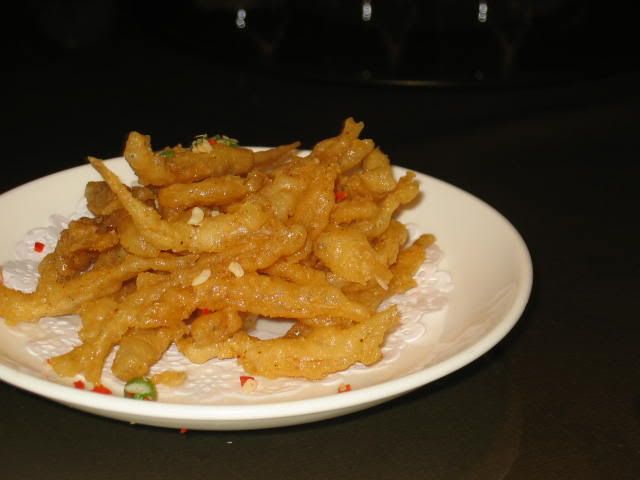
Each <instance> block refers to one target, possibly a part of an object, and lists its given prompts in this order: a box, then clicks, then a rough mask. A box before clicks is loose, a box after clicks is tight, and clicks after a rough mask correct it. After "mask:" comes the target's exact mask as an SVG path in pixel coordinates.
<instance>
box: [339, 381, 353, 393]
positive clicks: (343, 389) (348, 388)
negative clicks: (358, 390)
mask: <svg viewBox="0 0 640 480" xmlns="http://www.w3.org/2000/svg"><path fill="white" fill-rule="evenodd" d="M350 391H351V384H350V383H341V384H340V386H339V387H338V393H344V392H350Z"/></svg>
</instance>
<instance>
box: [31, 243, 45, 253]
mask: <svg viewBox="0 0 640 480" xmlns="http://www.w3.org/2000/svg"><path fill="white" fill-rule="evenodd" d="M33 249H34V250H35V251H36V252H38V253H42V252H43V251H44V243H42V242H36V243H34V244H33Z"/></svg>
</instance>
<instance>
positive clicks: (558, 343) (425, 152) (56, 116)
mask: <svg viewBox="0 0 640 480" xmlns="http://www.w3.org/2000/svg"><path fill="white" fill-rule="evenodd" d="M127 38H128V37H127ZM18 43H19V48H17V49H14V53H13V54H12V55H10V56H9V57H8V58H9V60H10V62H9V63H10V65H7V64H5V65H4V66H3V75H4V76H5V77H6V78H7V79H8V80H9V86H8V87H5V88H4V95H3V97H4V99H3V102H2V104H3V108H2V110H3V114H2V124H3V136H2V140H3V141H2V149H3V154H4V155H3V157H4V165H5V168H4V171H3V174H2V175H1V176H0V191H6V190H8V189H10V188H13V187H15V186H18V185H20V184H22V183H24V182H26V181H29V180H32V179H35V178H38V177H40V176H43V175H45V174H48V173H51V172H54V171H58V170H61V169H64V168H68V167H71V166H75V165H80V164H83V163H84V162H85V157H86V156H87V155H95V156H98V157H103V158H108V157H114V156H119V155H120V154H121V153H122V148H123V142H124V139H125V137H126V135H127V133H128V132H129V131H131V130H138V131H142V132H145V133H149V134H151V135H152V136H153V138H154V143H156V144H157V145H168V144H175V143H178V142H185V141H188V140H189V139H190V138H191V137H192V136H193V135H194V134H197V133H202V132H224V133H227V134H229V135H231V136H233V137H236V138H238V139H240V140H241V142H242V143H244V144H250V145H271V144H280V143H284V142H288V141H291V140H301V141H302V142H303V145H304V146H306V147H309V146H312V145H313V143H314V142H316V141H318V140H320V139H322V138H325V137H327V136H331V135H333V134H335V133H336V132H337V131H338V129H339V128H340V125H341V122H342V121H343V120H344V119H345V118H346V117H348V116H353V117H355V118H356V119H358V120H362V121H364V122H365V124H366V127H365V128H366V129H365V136H367V137H370V138H373V139H375V141H376V142H377V144H379V145H380V146H381V147H382V148H383V149H384V150H385V151H386V152H387V153H388V154H389V155H390V157H391V159H392V160H393V162H394V163H396V164H398V165H402V166H405V167H409V168H412V169H416V170H419V171H422V172H424V173H427V174H429V175H432V176H434V177H437V178H440V179H442V180H445V181H447V182H449V183H452V184H454V185H456V186H459V187H461V188H463V189H465V190H467V191H469V192H471V193H472V194H474V195H476V196H478V197H479V198H481V199H483V200H485V201H486V202H488V203H489V204H490V205H492V206H493V207H495V208H496V209H497V210H499V211H500V212H501V213H503V214H504V215H505V216H506V217H507V218H508V219H509V220H510V221H511V222H512V223H513V225H514V226H515V227H516V228H517V229H518V231H519V232H520V233H521V234H522V236H523V238H524V240H525V242H526V243H527V245H528V247H529V250H530V252H531V255H532V258H533V264H534V286H533V291H532V295H531V299H530V301H529V304H528V306H527V308H526V310H525V312H524V314H523V315H522V317H521V319H520V321H519V322H518V323H517V325H516V327H515V328H514V329H513V330H512V331H511V332H510V333H509V335H508V336H507V337H506V338H505V339H504V340H503V341H501V342H500V343H499V344H498V345H497V346H496V347H495V348H493V349H492V350H491V351H490V352H488V353H487V354H485V355H484V356H482V357H481V358H479V359H478V360H476V361H475V362H473V363H472V364H470V365H468V366H466V367H464V368H462V369H461V370H459V371H456V372H455V373H453V374H451V375H448V376H446V377H444V378H442V379H440V380H438V381H436V382H434V383H431V384H428V385H426V386H424V387H423V388H420V389H418V390H416V391H414V392H412V393H410V394H407V395H405V396H402V397H400V398H397V399H395V400H392V401H390V402H387V403H385V404H382V405H380V406H377V407H374V408H371V409H368V410H364V411H362V412H359V413H356V414H351V415H347V416H344V417H340V418H335V419H331V420H325V421H321V422H317V423H310V424H306V425H300V426H294V427H286V428H279V429H272V430H259V431H238V432H211V431H189V432H187V433H180V432H178V431H177V430H172V429H164V428H155V427H146V426H140V425H129V424H128V423H124V422H119V421H115V420H110V419H106V418H102V417H98V416H93V415H90V414H86V413H82V412H80V411H77V410H74V409H70V408H67V407H65V406H62V405H59V404H57V403H54V402H52V401H49V400H46V399H44V398H41V397H39V396H37V395H33V394H30V393H27V392H25V391H22V390H19V389H17V388H15V387H13V386H11V385H8V384H6V383H0V410H1V412H2V413H1V414H0V438H2V448H0V465H2V468H1V469H0V471H1V472H2V477H3V478H7V479H14V478H16V479H17V478H61V479H62V478H64V479H68V480H71V479H76V478H78V479H86V478H92V479H95V480H98V479H102V478H105V479H107V478H114V477H120V478H132V477H134V476H137V477H139V478H158V479H164V478H167V479H168V478H172V479H173V478H193V479H196V478H220V479H222V478H230V479H249V478H262V479H271V478H294V477H302V478H306V479H327V478H376V479H387V478H388V479H398V478H433V479H496V478H508V479H519V480H520V479H551V478H553V479H556V478H568V479H569V478H570V479H576V478H580V479H595V478H616V479H635V478H640V349H639V348H638V338H639V335H640V327H639V326H638V325H639V324H640V322H639V321H638V311H639V310H640V302H639V301H638V294H637V291H638V287H640V284H639V282H638V276H639V272H640V260H639V255H638V249H639V247H638V246H639V245H640V235H639V229H638V213H637V211H638V205H639V203H638V200H637V183H638V178H639V176H640V167H639V166H638V161H637V156H638V151H640V130H639V126H640V95H639V94H638V90H637V87H638V85H639V81H640V74H638V73H635V72H633V71H625V69H619V70H612V71H609V72H607V73H606V74H600V75H597V76H589V77H586V78H573V79H566V78H563V79H562V81H560V80H558V81H557V82H553V81H551V82H550V81H545V82H538V83H536V82H530V83H524V84H508V83H506V84H502V85H489V86H482V85H451V86H449V87H447V88H440V87H439V88H433V87H428V86H427V87H425V86H420V87H407V86H398V85H379V84H368V83H366V82H350V81H345V82H336V81H329V80H328V79H326V78H320V77H318V78H315V79H314V78H312V77H313V76H310V75H302V74H301V73H300V72H299V71H296V70H295V69H293V68H279V69H276V70H267V69H265V70H255V69H249V68H242V65H237V64H234V65H231V66H230V64H228V63H226V62H223V61H221V60H220V61H219V60H217V59H216V56H215V55H207V54H206V52H203V51H202V50H198V49H189V48H185V47H184V46H180V47H179V46H176V45H175V44H173V43H171V42H170V41H167V40H166V39H165V40H159V39H158V38H157V37H153V36H148V37H145V36H142V35H141V36H135V35H134V36H132V38H128V40H127V41H126V42H125V41H112V42H110V43H108V44H105V43H104V42H102V43H100V42H96V43H91V44H90V45H89V46H80V47H78V48H69V49H54V48H51V49H50V50H47V49H45V50H44V51H43V50H42V49H41V48H39V49H35V47H33V48H32V47H31V44H30V43H28V42H27V43H26V44H22V43H20V42H18ZM25 45H26V46H25Z"/></svg>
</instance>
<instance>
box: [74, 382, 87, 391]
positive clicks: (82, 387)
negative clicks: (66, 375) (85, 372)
mask: <svg viewBox="0 0 640 480" xmlns="http://www.w3.org/2000/svg"><path fill="white" fill-rule="evenodd" d="M73 386H74V387H76V388H77V389H79V390H84V387H85V385H84V382H83V381H82V380H76V381H75V382H73Z"/></svg>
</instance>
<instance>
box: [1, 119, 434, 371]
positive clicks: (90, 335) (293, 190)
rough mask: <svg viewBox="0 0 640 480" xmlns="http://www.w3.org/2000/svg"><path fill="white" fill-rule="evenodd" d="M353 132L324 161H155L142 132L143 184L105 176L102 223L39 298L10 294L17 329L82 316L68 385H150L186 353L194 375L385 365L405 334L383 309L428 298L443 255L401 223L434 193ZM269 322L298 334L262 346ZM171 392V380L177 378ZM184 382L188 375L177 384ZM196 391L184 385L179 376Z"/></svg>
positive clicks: (65, 366)
mask: <svg viewBox="0 0 640 480" xmlns="http://www.w3.org/2000/svg"><path fill="white" fill-rule="evenodd" d="M363 126H364V125H363V124H362V123H357V122H355V121H354V120H353V119H351V118H349V119H347V120H346V121H345V123H344V126H343V129H342V131H341V133H339V135H337V136H335V137H332V138H328V139H326V140H323V141H321V142H319V143H318V144H317V145H315V147H314V148H313V150H312V151H311V153H310V154H309V155H306V156H304V155H301V154H300V153H299V152H298V151H297V147H298V146H299V144H298V143H293V144H290V145H284V146H280V147H276V148H272V149H269V150H264V151H258V152H254V151H252V150H251V149H247V148H241V147H239V146H238V145H237V143H236V142H235V141H233V140H232V139H229V138H228V137H220V136H216V137H214V138H208V137H206V136H200V137H197V138H196V140H195V141H194V142H193V143H192V145H190V146H189V147H182V146H180V145H178V146H176V147H172V148H168V147H167V148H164V149H162V150H158V151H153V150H152V148H151V144H150V138H149V137H148V136H145V135H141V134H139V133H137V132H132V133H131V134H130V135H129V137H128V140H127V144H126V147H125V151H124V157H125V159H126V160H127V162H128V163H129V165H130V166H131V168H132V169H133V170H134V172H135V173H136V175H137V177H138V181H139V185H137V186H133V187H127V186H125V185H124V184H123V183H122V182H121V181H120V179H119V178H118V177H117V176H116V175H115V174H114V173H113V172H111V171H110V170H109V169H108V168H107V165H106V164H105V163H103V162H102V161H100V160H97V159H95V158H89V160H90V162H91V164H92V165H93V167H95V169H96V170H97V171H98V172H99V173H100V175H101V176H102V177H103V178H104V181H103V182H89V183H88V184H87V186H86V191H85V195H86V199H87V202H88V208H89V210H90V211H91V212H92V213H93V215H94V216H93V217H92V218H80V219H79V220H75V221H72V222H71V223H70V224H69V226H68V228H67V229H66V230H64V231H63V232H62V234H61V236H60V238H59V241H58V243H57V246H56V248H55V251H53V252H51V253H50V254H48V255H47V256H46V257H45V258H44V259H43V261H42V262H41V264H40V266H39V273H40V280H39V284H38V287H37V289H36V291H35V292H33V293H24V292H20V291H16V290H11V289H9V288H7V287H6V286H3V285H0V317H3V318H4V319H5V320H6V322H7V323H8V324H11V325H14V324H17V323H19V322H34V321H37V320H38V319H40V318H41V317H45V316H48V317H50V316H59V315H66V314H78V315H79V316H80V317H81V320H82V327H81V329H80V331H79V336H80V339H81V340H82V344H81V345H79V346H77V347H76V348H74V349H73V350H71V351H70V352H68V353H66V354H63V355H60V356H57V357H54V358H51V359H50V360H49V363H50V365H51V366H52V367H53V369H54V370H55V372H56V373H57V374H58V375H60V376H62V377H74V376H78V375H82V376H84V377H85V378H86V379H87V380H89V381H91V382H98V383H99V382H100V379H101V372H102V369H103V367H104V363H105V360H106V358H107V356H108V355H109V353H110V352H111V351H112V350H113V349H114V347H116V345H117V346H118V349H117V353H116V356H115V360H114V361H113V365H112V367H111V368H112V371H113V373H114V374H115V375H116V376H117V377H118V378H120V379H121V380H123V381H129V380H131V379H132V378H136V377H140V376H143V375H146V374H147V373H148V372H149V370H150V368H151V367H152V366H153V365H154V364H155V363H156V362H157V361H158V360H159V359H160V358H161V357H162V355H163V354H164V352H165V351H166V350H167V349H168V348H169V347H170V346H171V345H172V344H175V345H176V346H177V348H178V349H179V351H180V352H181V353H182V354H183V355H184V356H185V357H187V358H188V359H189V360H190V361H192V362H194V363H204V362H206V361H208V360H210V359H228V358H236V359H237V360H238V362H239V363H240V365H241V366H242V367H243V368H244V370H245V371H246V372H247V373H250V374H255V375H261V376H265V377H269V378H275V377H302V378H306V379H320V378H323V377H325V376H327V375H328V374H330V373H333V372H337V371H341V370H344V369H347V368H348V367H350V366H351V365H353V364H354V363H357V362H361V363H363V364H365V365H371V364H373V363H375V362H376V361H378V360H379V359H380V358H381V355H382V354H381V347H382V345H383V343H384V339H385V336H386V335H387V334H388V332H390V331H391V330H392V329H393V328H394V326H395V325H397V323H398V321H399V313H398V310H397V308H396V307H394V306H392V307H390V308H387V309H385V310H383V311H378V310H379V308H378V307H379V306H380V304H381V302H382V301H383V300H384V299H386V298H388V297H390V296H391V295H394V294H396V293H399V292H404V291H406V290H408V289H409V288H412V287H413V286H415V281H414V279H413V276H414V274H415V273H416V271H417V270H418V268H419V266H420V265H421V264H422V263H423V261H424V258H425V249H426V248H427V247H428V246H429V245H430V244H431V243H432V242H433V241H434V237H433V236H432V235H422V236H421V237H419V238H418V239H417V240H416V241H415V242H414V243H413V244H412V245H405V244H406V243H407V238H408V233H407V229H406V227H405V226H404V225H403V224H402V223H400V222H398V221H396V220H395V219H394V218H393V217H394V213H395V212H396V211H397V210H398V208H400V207H401V206H402V205H405V204H408V203H411V202H412V201H413V200H414V199H415V198H416V197H417V196H418V195H419V184H418V181H417V180H416V179H415V175H414V174H413V173H412V172H409V173H407V174H406V175H404V176H403V177H402V178H400V179H398V180H396V179H395V178H394V175H393V173H392V169H391V165H390V162H389V159H388V157H387V156H386V155H385V154H384V153H383V152H382V151H381V150H380V149H379V148H376V146H375V145H374V143H373V142H372V141H371V140H368V139H360V138H359V135H360V132H361V131H362V129H363ZM258 317H268V318H273V319H287V320H294V321H295V323H294V324H293V326H292V327H291V328H290V329H289V330H288V332H287V333H286V335H284V336H283V337H280V338H274V339H268V340H263V339H259V338H257V337H255V336H252V335H250V333H249V332H251V331H252V329H253V328H254V326H255V322H256V319H257V318H258ZM166 373H167V377H166V378H167V382H171V373H172V372H166ZM174 373H175V372H174ZM177 377H178V378H183V375H177Z"/></svg>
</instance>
